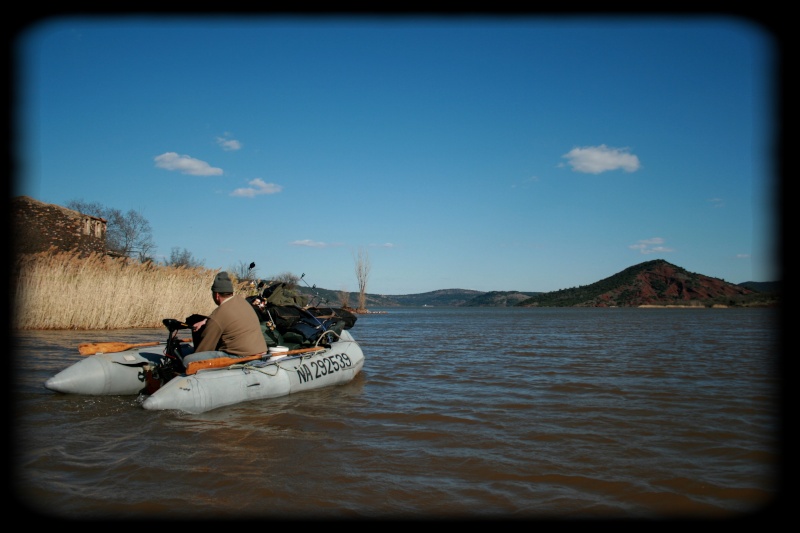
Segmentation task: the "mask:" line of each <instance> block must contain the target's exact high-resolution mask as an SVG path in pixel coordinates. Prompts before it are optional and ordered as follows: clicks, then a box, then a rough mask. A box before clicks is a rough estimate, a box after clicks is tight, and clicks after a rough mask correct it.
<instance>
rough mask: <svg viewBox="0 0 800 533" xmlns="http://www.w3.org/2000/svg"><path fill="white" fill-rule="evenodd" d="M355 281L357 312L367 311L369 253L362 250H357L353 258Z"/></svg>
mask: <svg viewBox="0 0 800 533" xmlns="http://www.w3.org/2000/svg"><path fill="white" fill-rule="evenodd" d="M355 262H356V279H357V280H358V309H357V310H358V311H366V309H367V280H368V279H369V270H370V263H369V253H368V252H367V251H366V250H364V249H363V248H359V249H358V255H357V256H356V257H355Z"/></svg>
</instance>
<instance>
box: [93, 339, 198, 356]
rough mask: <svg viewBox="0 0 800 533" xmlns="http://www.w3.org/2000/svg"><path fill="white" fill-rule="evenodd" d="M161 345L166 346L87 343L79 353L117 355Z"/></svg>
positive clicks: (148, 343) (140, 343)
mask: <svg viewBox="0 0 800 533" xmlns="http://www.w3.org/2000/svg"><path fill="white" fill-rule="evenodd" d="M178 340H179V341H180V342H192V339H178ZM159 344H166V343H165V342H139V343H129V342H85V343H83V344H80V345H78V351H79V352H80V354H81V355H94V354H96V353H117V352H125V351H127V350H132V349H134V348H143V347H145V346H158V345H159Z"/></svg>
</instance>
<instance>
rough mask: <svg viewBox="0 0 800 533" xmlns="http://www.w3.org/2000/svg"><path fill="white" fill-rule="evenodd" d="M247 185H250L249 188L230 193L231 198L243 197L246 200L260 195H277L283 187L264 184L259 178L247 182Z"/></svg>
mask: <svg viewBox="0 0 800 533" xmlns="http://www.w3.org/2000/svg"><path fill="white" fill-rule="evenodd" d="M248 185H250V187H242V188H239V189H235V190H234V191H233V192H232V193H231V196H244V197H246V198H252V197H254V196H259V195H261V194H277V193H279V192H281V191H282V190H283V187H281V186H280V185H276V184H274V183H266V182H265V181H264V180H262V179H261V178H256V179H254V180H251V181H249V182H248Z"/></svg>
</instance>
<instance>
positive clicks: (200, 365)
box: [186, 346, 325, 376]
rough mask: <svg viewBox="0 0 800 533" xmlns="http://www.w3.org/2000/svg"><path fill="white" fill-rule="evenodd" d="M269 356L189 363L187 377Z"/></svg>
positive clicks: (216, 358) (310, 349)
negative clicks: (199, 371) (201, 371)
mask: <svg viewBox="0 0 800 533" xmlns="http://www.w3.org/2000/svg"><path fill="white" fill-rule="evenodd" d="M324 349H325V348H323V347H322V346H312V347H311V348H298V349H297V350H289V351H288V352H281V355H295V354H299V353H306V352H316V351H318V350H324ZM265 355H267V354H263V353H260V354H257V355H248V356H246V357H214V358H212V359H203V360H202V361H194V362H192V363H189V365H188V366H187V367H186V375H187V376H191V375H192V374H196V373H197V371H198V370H207V369H209V368H225V367H228V366H231V365H235V364H239V363H246V362H247V361H254V360H256V359H261V358H262V357H264V356H265Z"/></svg>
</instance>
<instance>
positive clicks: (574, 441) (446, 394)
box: [7, 308, 783, 520]
mask: <svg viewBox="0 0 800 533" xmlns="http://www.w3.org/2000/svg"><path fill="white" fill-rule="evenodd" d="M385 311H387V313H386V314H371V315H362V316H360V317H359V319H358V322H357V323H356V325H355V327H354V328H353V329H351V330H350V332H351V333H352V334H353V336H354V337H355V338H356V340H358V341H359V342H360V344H361V346H362V348H363V350H364V353H365V356H366V362H365V365H364V370H363V371H362V373H361V374H360V375H359V376H357V377H356V379H355V380H354V381H353V382H351V383H349V384H347V385H344V386H341V387H333V388H328V389H323V390H319V391H312V392H307V393H301V394H297V395H293V396H287V397H284V398H278V399H272V400H263V401H256V402H250V403H245V404H239V405H236V406H232V407H226V408H222V409H218V410H214V411H210V412H207V413H203V414H200V415H189V414H185V413H179V412H173V411H166V412H165V411H145V410H144V409H142V408H141V406H140V404H139V400H138V399H137V398H134V397H87V396H68V395H61V394H58V393H54V392H51V391H48V390H47V389H45V388H44V386H43V383H44V381H45V380H46V379H47V378H48V377H50V376H52V375H54V374H55V373H57V372H58V371H60V370H61V369H63V368H65V367H66V366H68V365H69V364H71V363H73V362H74V361H77V360H78V359H79V358H81V356H80V355H79V354H78V349H77V346H78V344H80V343H83V342H104V341H125V342H148V341H163V340H166V329H163V330H162V329H145V330H141V329H138V330H119V331H113V332H98V331H90V332H86V331H35V332H20V333H18V334H17V344H16V349H15V352H14V363H15V372H14V373H13V377H12V380H11V387H10V389H11V395H12V400H13V411H12V419H13V420H12V421H13V424H12V429H13V432H12V433H11V435H12V444H13V446H12V447H10V448H7V450H8V452H7V453H9V454H10V458H11V467H12V468H11V474H12V476H11V480H12V483H11V485H12V490H13V496H14V500H13V501H14V502H15V507H16V509H17V510H18V511H21V512H23V511H24V512H25V513H27V514H28V515H30V516H38V517H41V518H51V519H65V518H68V519H87V518H88V519H114V520H119V519H131V518H150V519H168V518H174V519H188V518H194V519H197V518H207V519H211V518H222V519H260V518H265V519H277V518H286V519H319V518H337V519H364V518H378V519H403V518H414V519H469V518H492V519H550V518H567V519H573V518H583V519H597V518H604V519H605V518H614V519H619V518H623V519H630V518H634V519H665V518H667V519H669V518H701V519H705V518H711V519H719V518H744V517H751V516H756V515H758V514H760V513H765V512H770V511H771V510H772V509H774V507H775V505H776V504H777V503H778V502H779V501H781V500H782V491H781V486H782V482H781V473H782V467H783V461H782V459H781V444H782V440H781V437H780V430H781V423H782V420H781V416H780V409H779V407H780V405H781V404H780V400H781V395H780V392H781V391H780V389H781V385H782V380H781V379H780V376H779V368H780V363H781V362H782V359H781V346H780V342H779V341H780V339H779V337H780V330H779V325H778V314H777V311H776V310H774V309H556V308H550V309H515V308H510V309H505V308H502V309H501V308H489V309H477V308H422V309H418V308H415V309H410V308H401V309H394V308H392V309H386V310H385ZM175 318H183V317H175Z"/></svg>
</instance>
